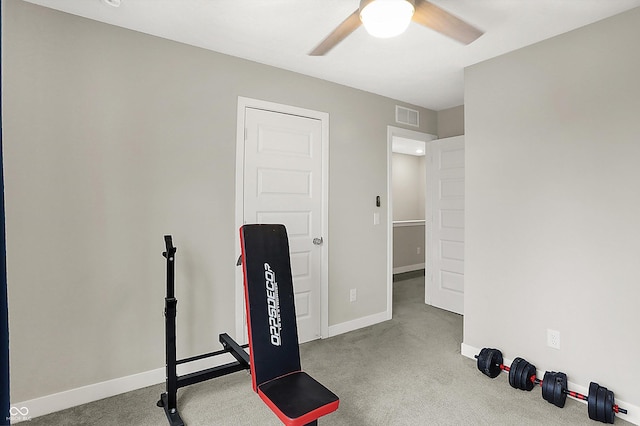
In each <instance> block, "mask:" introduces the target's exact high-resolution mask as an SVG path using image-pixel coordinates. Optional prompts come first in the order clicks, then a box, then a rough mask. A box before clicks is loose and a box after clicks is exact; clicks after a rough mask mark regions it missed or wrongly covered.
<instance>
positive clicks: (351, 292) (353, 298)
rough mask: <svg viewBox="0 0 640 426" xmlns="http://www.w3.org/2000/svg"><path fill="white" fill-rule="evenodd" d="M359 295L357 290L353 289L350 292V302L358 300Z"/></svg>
mask: <svg viewBox="0 0 640 426" xmlns="http://www.w3.org/2000/svg"><path fill="white" fill-rule="evenodd" d="M357 296H358V295H357V293H356V289H355V288H352V289H351V290H349V302H355V301H356V298H357Z"/></svg>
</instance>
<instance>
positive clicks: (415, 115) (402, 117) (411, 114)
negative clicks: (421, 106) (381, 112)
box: [396, 105, 420, 127]
mask: <svg viewBox="0 0 640 426" xmlns="http://www.w3.org/2000/svg"><path fill="white" fill-rule="evenodd" d="M396 123H399V124H407V125H409V126H413V127H419V126H420V113H419V112H418V111H416V110H415V109H410V108H405V107H401V106H400V105H396Z"/></svg>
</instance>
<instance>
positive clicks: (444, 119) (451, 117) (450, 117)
mask: <svg viewBox="0 0 640 426" xmlns="http://www.w3.org/2000/svg"><path fill="white" fill-rule="evenodd" d="M460 135H464V105H460V106H457V107H453V108H448V109H443V110H440V111H438V138H439V139H442V138H449V137H452V136H460Z"/></svg>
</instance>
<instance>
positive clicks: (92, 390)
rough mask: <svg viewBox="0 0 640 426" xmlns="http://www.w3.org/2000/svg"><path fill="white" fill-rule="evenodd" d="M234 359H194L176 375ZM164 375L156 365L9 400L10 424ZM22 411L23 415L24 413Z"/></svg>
mask: <svg viewBox="0 0 640 426" xmlns="http://www.w3.org/2000/svg"><path fill="white" fill-rule="evenodd" d="M233 361H234V358H233V357H232V356H231V355H229V354H223V355H220V356H216V357H215V358H206V359H202V360H198V361H194V362H191V363H188V364H183V365H179V366H178V375H184V374H189V373H193V372H196V371H200V370H204V369H206V368H212V367H216V366H218V365H223V364H226V363H229V362H233ZM165 378H166V373H165V368H164V367H163V368H156V369H155V370H150V371H145V372H143V373H138V374H132V375H131V376H126V377H120V378H117V379H113V380H107V381H106V382H100V383H94V384H92V385H88V386H82V387H79V388H76V389H70V390H67V391H63V392H59V393H54V394H51V395H46V396H43V397H40V398H35V399H31V400H28V401H23V402H18V403H11V407H15V408H16V410H13V411H14V412H15V413H16V414H17V415H15V416H12V417H11V424H16V423H20V422H22V421H27V420H31V419H33V418H35V417H40V416H44V415H45V414H50V413H54V412H56V411H60V410H65V409H67V408H71V407H75V406H77V405H82V404H87V403H89V402H94V401H98V400H100V399H104V398H108V397H111V396H115V395H119V394H121V393H125V392H131V391H133V390H136V389H141V388H144V387H147V386H153V385H157V384H158V383H163V382H164V381H165ZM158 398H160V394H158ZM22 413H26V414H24V415H23V414H22Z"/></svg>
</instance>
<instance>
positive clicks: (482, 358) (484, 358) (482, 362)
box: [476, 348, 491, 376]
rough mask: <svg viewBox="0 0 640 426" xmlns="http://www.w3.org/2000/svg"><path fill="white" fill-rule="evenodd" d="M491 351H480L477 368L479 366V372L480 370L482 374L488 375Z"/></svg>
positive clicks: (483, 349)
mask: <svg viewBox="0 0 640 426" xmlns="http://www.w3.org/2000/svg"><path fill="white" fill-rule="evenodd" d="M490 350H491V349H489V348H482V349H481V350H480V353H479V354H478V361H477V364H476V365H477V366H478V370H480V372H481V373H482V374H486V375H487V376H488V374H487V362H488V358H489V351H490Z"/></svg>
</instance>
